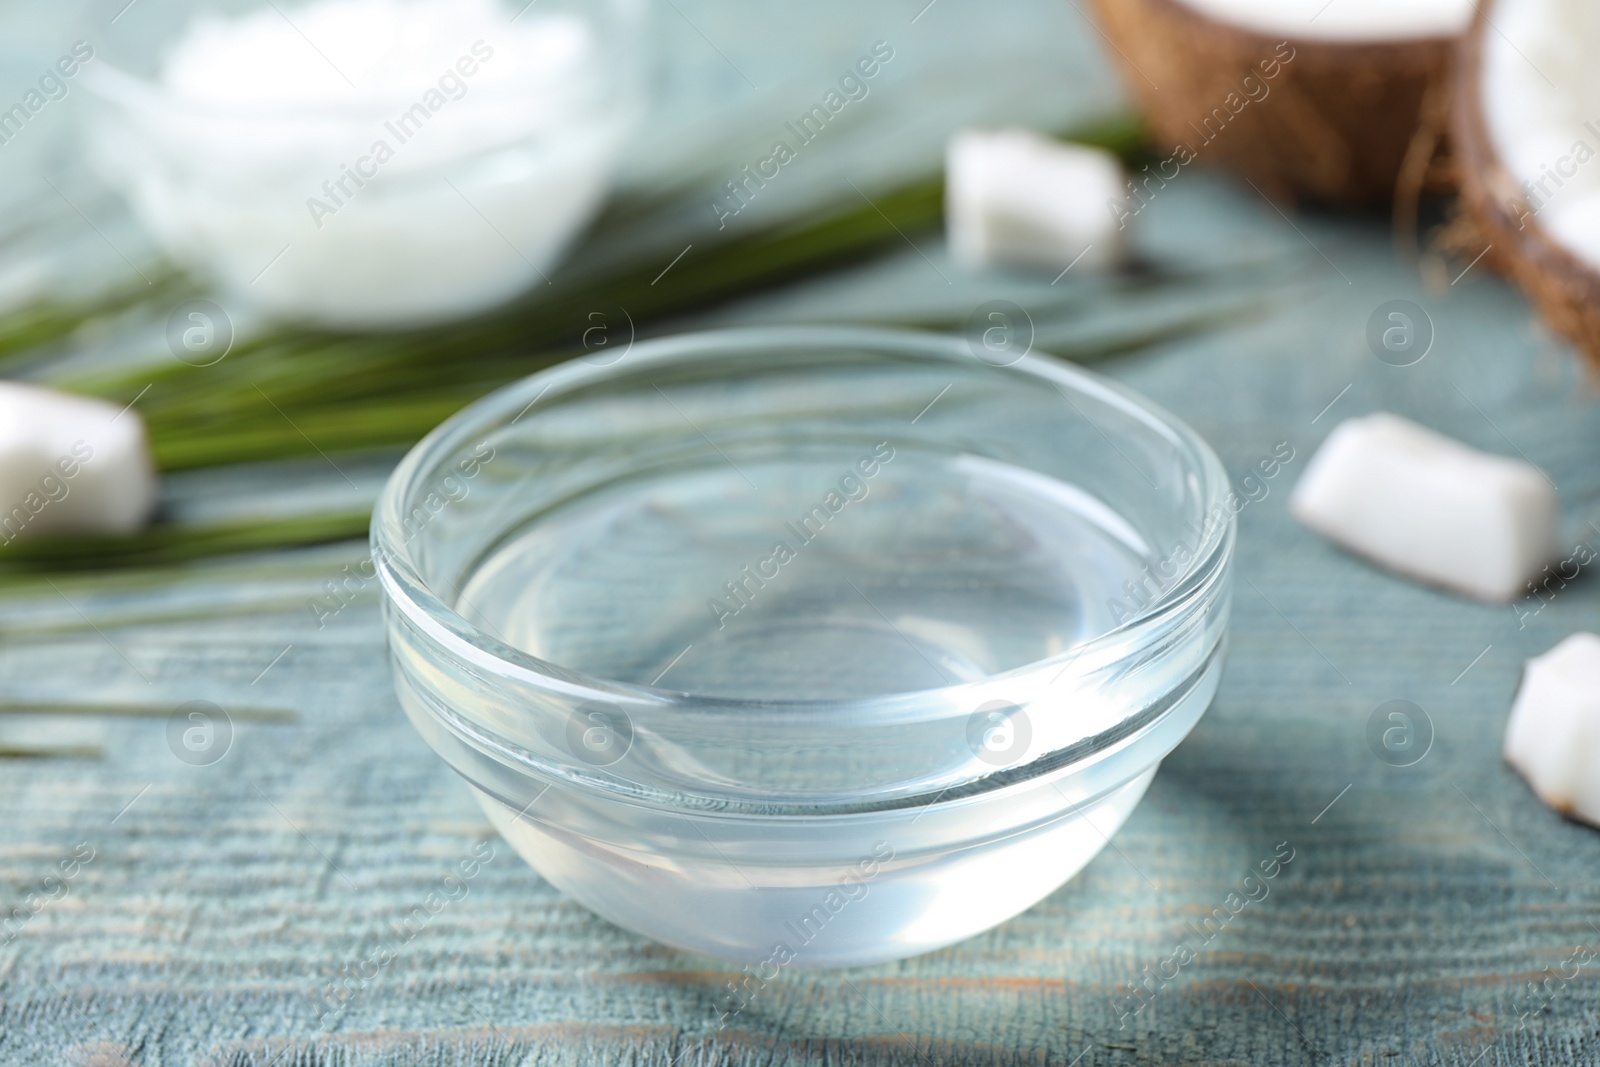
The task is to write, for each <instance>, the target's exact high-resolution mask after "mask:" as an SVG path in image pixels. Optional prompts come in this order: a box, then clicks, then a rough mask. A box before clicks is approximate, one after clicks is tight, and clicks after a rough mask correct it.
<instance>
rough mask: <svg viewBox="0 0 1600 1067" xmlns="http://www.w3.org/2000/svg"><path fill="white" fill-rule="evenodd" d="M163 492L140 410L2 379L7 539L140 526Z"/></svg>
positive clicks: (1, 478)
mask: <svg viewBox="0 0 1600 1067" xmlns="http://www.w3.org/2000/svg"><path fill="white" fill-rule="evenodd" d="M156 494H157V476H156V470H155V463H154V462H153V461H152V459H151V456H150V446H149V444H148V441H147V438H146V436H145V429H144V420H142V419H141V418H140V417H139V413H138V412H137V411H135V410H133V409H132V408H128V409H126V410H124V409H123V408H121V407H120V406H118V405H116V404H108V403H106V402H105V401H103V400H94V399H90V398H88V397H82V396H73V395H71V394H68V393H61V392H57V391H56V390H54V389H44V388H41V387H39V386H36V385H26V384H23V383H21V382H0V546H3V545H4V544H6V543H9V542H11V541H14V540H17V539H18V538H37V537H40V536H41V535H45V534H54V533H79V534H130V533H134V532H135V531H137V530H139V529H140V528H141V527H143V526H144V524H145V523H146V522H147V521H148V520H149V518H150V515H151V513H152V512H153V511H154V510H155V504H156Z"/></svg>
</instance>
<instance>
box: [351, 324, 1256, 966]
mask: <svg viewBox="0 0 1600 1067" xmlns="http://www.w3.org/2000/svg"><path fill="white" fill-rule="evenodd" d="M1226 496H1227V489H1226V480H1225V477H1224V475H1223V472H1222V470H1221V467H1220V465H1219V464H1218V462H1217V460H1216V458H1215V457H1214V455H1213V454H1212V453H1211V451H1210V450H1209V449H1208V448H1207V447H1206V446H1205V444H1204V443H1203V442H1201V441H1200V440H1199V439H1198V438H1197V437H1196V436H1195V435H1194V434H1193V433H1192V431H1190V430H1188V429H1187V428H1185V427H1184V426H1183V425H1182V424H1181V423H1179V422H1177V421H1176V420H1175V419H1173V418H1172V417H1171V416H1169V415H1167V414H1165V413H1164V412H1161V411H1160V410H1159V409H1157V408H1155V407H1153V406H1152V405H1150V404H1149V403H1148V402H1146V401H1144V400H1142V399H1141V398H1138V397H1136V396H1135V395H1133V394H1132V393H1130V392H1128V391H1127V390H1125V389H1122V388H1121V387H1119V386H1116V385H1114V384H1111V383H1109V382H1106V381H1104V380H1102V379H1100V378H1098V377H1096V376H1094V375H1091V374H1088V373H1086V372H1084V371H1081V370H1077V369H1075V368H1072V367H1070V366H1067V365H1065V364H1062V363H1058V362H1056V361H1054V360H1051V359H1049V358H1048V357H1045V356H1040V355H1028V356H1025V357H1024V358H1023V359H1022V360H1021V361H1020V362H1018V363H1016V364H1015V365H1012V366H1008V367H995V366H992V365H990V364H989V363H987V362H985V361H983V360H981V359H979V358H977V357H975V356H974V355H973V353H972V352H970V351H969V350H968V349H967V346H966V345H965V344H964V343H962V342H960V341H954V340H950V339H945V338H938V337H932V336H926V335H918V334H908V333H898V332H892V331H862V330H823V329H772V330H743V331H732V332H726V333H714V334H699V335H688V336H683V337H676V338H668V339H663V340H659V341H654V342H649V343H646V344H640V345H637V346H635V347H634V348H633V349H631V350H630V351H629V352H628V353H627V354H626V355H625V356H624V357H623V358H622V359H620V360H617V361H615V362H614V363H612V364H610V365H609V366H606V367H595V366H589V365H586V364H582V363H578V364H569V365H566V366H563V367H558V368H555V369H553V370H550V371H546V372H543V373H541V374H538V375H535V376H534V377H532V378H530V379H528V380H526V381H525V382H523V383H520V384H518V385H515V386H512V387H510V388H508V389H506V390H503V391H501V392H500V393H497V394H495V395H493V396H491V397H489V398H486V399H485V400H484V401H481V402H479V403H478V404H477V405H475V406H473V407H472V408H469V409H468V410H467V411H465V412H463V413H461V414H460V415H458V416H456V417H455V418H454V419H452V420H451V421H450V422H448V423H446V424H445V425H444V426H442V427H440V429H439V430H437V431H435V433H434V434H433V435H431V436H430V437H429V438H428V439H427V440H426V441H424V442H423V443H422V444H420V445H419V446H418V447H417V448H416V449H415V450H414V451H413V452H412V453H411V455H410V456H408V457H407V459H406V461H405V462H404V463H403V464H402V465H401V467H400V468H399V469H398V470H397V471H396V473H395V475H394V477H393V479H392V480H391V482H390V485H389V487H388V489H387V491H386V492H385V495H384V498H383V500H382V502H381V503H380V506H379V509H378V511H377V513H376V515H375V517H374V523H373V540H374V546H375V550H376V552H375V557H374V558H375V560H376V561H377V566H378V570H379V574H380V575H381V577H382V583H383V588H384V594H385V609H386V618H387V625H388V628H389V636H390V647H391V653H392V657H393V662H394V670H395V678H396V685H397V689H398V692H399V694H400V698H401V703H402V705H403V707H404V708H405V710H406V712H407V714H408V715H409V716H410V718H411V720H412V722H413V723H414V724H415V725H416V726H417V728H418V729H419V730H420V731H421V732H422V734H423V736H424V737H425V738H426V739H427V740H428V742H429V744H430V745H432V746H433V747H434V748H435V750H436V751H438V752H439V753H440V755H441V756H443V757H444V758H445V760H446V761H447V762H449V763H450V765H451V766H453V767H455V768H456V769H457V770H458V771H459V772H460V773H461V774H462V775H463V777H465V778H466V779H467V781H468V782H469V783H470V784H471V786H472V788H473V789H474V791H475V792H476V794H477V796H478V799H479V800H480V802H481V803H482V804H483V806H484V808H485V810H486V811H487V812H488V813H489V815H490V818H491V819H492V820H493V822H494V824H495V826H496V827H497V828H498V829H499V830H500V832H501V833H502V834H504V835H505V837H506V838H507V840H508V841H510V842H511V843H512V845H513V846H514V847H515V848H516V849H517V850H518V852H519V853H521V854H522V855H523V857H524V858H525V859H527V860H528V862H529V863H530V864H532V865H533V866H534V868H535V869H537V870H538V871H539V872H540V873H541V874H542V875H543V876H544V877H546V878H547V879H548V880H549V881H551V882H552V883H553V884H554V885H556V886H557V887H558V888H560V889H562V890H563V891H565V892H567V893H568V894H570V895H571V896H573V897H574V898H575V899H576V900H578V901H580V902H582V903H584V904H585V905H587V906H589V907H590V908H592V909H594V910H595V911H597V912H599V913H600V914H601V915H604V916H606V917H607V918H610V919H612V920H614V921H616V922H618V923H620V924H622V925H624V926H627V927H630V928H632V929H635V930H638V931H640V932H642V933H645V934H648V935H650V936H652V937H655V938H657V939H659V940H661V941H664V942H666V943H669V944H673V945H677V946H680V947H683V948H686V949H690V950H693V951H698V952H704V953H707V954H710V955H714V956H719V957H724V958H728V959H733V960H738V961H742V962H746V963H753V964H763V965H768V966H774V965H775V966H791V965H792V966H805V967H816V966H833V965H847V964H859V963H868V962H873V961H878V960H885V959H893V958H897V957H902V956H907V955H911V954H914V953H918V952H922V951H926V950H928V949H931V948H935V947H938V946H940V945H944V944H948V943H950V942H953V941H956V940H960V939H962V938H965V937H968V936H970V935H972V934H975V933H977V932H979V931H981V930H984V929H986V928H988V927H990V926H992V925H994V924H995V923H998V922H1000V921H1003V920H1004V919H1006V918H1009V917H1010V916H1012V915H1015V914H1016V913H1017V912H1019V911H1021V910H1023V909H1025V908H1027V907H1029V906H1030V905H1032V904H1033V903H1035V902H1036V901H1038V900H1039V899H1040V898H1042V897H1043V896H1045V895H1046V894H1048V893H1050V892H1051V891H1052V890H1054V889H1055V888H1056V887H1058V886H1059V885H1061V884H1062V883H1063V882H1064V881H1066V880H1067V879H1068V878H1070V877H1071V876H1072V875H1073V874H1075V873H1076V872H1077V871H1078V870H1079V869H1081V868H1082V866H1083V865H1084V864H1086V863H1087V862H1088V861H1089V860H1090V859H1091V858H1092V857H1093V856H1094V855H1095V854H1096V853H1097V852H1098V851H1099V850H1100V849H1101V848H1102V847H1103V846H1104V845H1105V843H1106V842H1107V841H1108V840H1109V838H1110V836H1111V835H1112V834H1113V833H1115V832H1116V830H1117V828H1118V827H1119V826H1120V825H1121V824H1122V822H1123V820H1124V819H1126V818H1127V816H1128V814H1129V813H1130V812H1131V811H1132V810H1133V808H1134V806H1135V805H1136V804H1137V803H1138V801H1139V799H1140V797H1141V796H1142V795H1143V793H1144V790H1145V788H1146V786H1147V785H1148V784H1149V782H1150V779H1151V777H1152V775H1153V774H1154V773H1155V770H1156V767H1157V765H1158V764H1159V762H1160V760H1161V758H1162V757H1163V756H1165V755H1166V753H1167V752H1169V751H1170V750H1171V749H1172V748H1173V747H1174V746H1175V745H1176V744H1177V743H1178V742H1179V741H1180V740H1182V738H1183V737H1184V736H1185V735H1186V734H1187V732H1188V731H1189V729H1190V728H1191V727H1192V726H1193V725H1194V723H1195V722H1196V721H1197V719H1198V718H1199V716H1200V714H1201V713H1202V712H1203V711H1204V710H1205V708H1206V706H1207V705H1208V704H1209V702H1210V700H1211V697H1212V694H1213V693H1214V692H1215V689H1216V685H1217V679H1218V675H1219V672H1220V670H1221V663H1222V655H1223V650H1224V644H1225V634H1226V629H1227V617H1228V607H1229V565H1230V558H1231V553H1232V546H1233V525H1232V512H1231V510H1230V509H1229V508H1228V507H1227V505H1226V503H1225V501H1226Z"/></svg>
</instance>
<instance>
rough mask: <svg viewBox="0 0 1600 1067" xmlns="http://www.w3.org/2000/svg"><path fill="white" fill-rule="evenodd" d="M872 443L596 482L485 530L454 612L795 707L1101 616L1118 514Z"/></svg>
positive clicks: (1129, 539) (498, 628) (595, 668)
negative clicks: (498, 529) (482, 551)
mask: <svg viewBox="0 0 1600 1067" xmlns="http://www.w3.org/2000/svg"><path fill="white" fill-rule="evenodd" d="M876 447H877V448H878V451H877V452H876V454H875V452H874V448H875V446H874V445H872V444H864V445H830V446H828V447H826V448H813V449H807V450H806V451H805V454H804V455H803V456H800V457H798V458H797V457H796V456H795V455H794V454H793V452H792V451H791V452H789V453H786V454H783V455H774V456H771V457H769V458H764V459H762V458H750V457H748V456H735V457H733V458H732V459H730V460H729V461H726V462H724V461H723V460H722V459H721V458H720V457H717V456H713V457H711V462H710V463H709V464H708V465H702V466H696V467H692V468H688V469H672V470H666V471H662V470H657V471H652V472H650V473H648V474H646V475H643V476H639V477H635V478H631V479H628V480H625V481H620V482H614V483H611V484H608V485H604V486H600V487H598V488H596V489H593V490H592V491H590V492H587V493H584V494H581V495H579V496H577V497H576V498H573V499H569V500H568V501H566V502H564V503H562V504H560V505H558V506H556V507H554V508H552V509H550V510H547V511H545V512H544V513H542V514H539V515H537V516H534V517H532V518H531V519H529V520H528V521H527V522H526V523H525V524H524V525H523V526H522V527H520V528H519V529H517V530H514V531H513V532H512V533H510V534H509V535H508V536H507V537H505V538H503V539H501V540H500V541H499V542H498V544H497V546H496V547H494V548H493V549H492V550H491V551H490V552H489V553H488V554H487V555H486V556H485V557H484V559H483V560H482V561H481V563H480V565H479V566H478V567H476V568H475V569H474V572H473V573H472V575H471V576H470V578H469V580H468V581H467V582H466V583H465V584H464V586H463V589H462V595H461V597H460V599H459V601H458V605H457V606H458V610H460V611H461V612H462V614H464V615H465V616H466V617H467V618H468V619H469V620H471V621H472V622H474V623H475V624H477V625H479V626H481V627H483V628H485V629H487V630H489V631H490V632H492V633H495V634H497V635H498V636H499V637H500V638H501V639H502V640H504V641H505V642H506V643H507V644H510V645H512V646H514V647H517V648H520V649H522V650H523V651H526V652H528V653H530V654H532V655H535V656H538V657H539V658H541V659H544V660H546V661H548V662H551V663H555V664H558V665H560V666H563V667H567V668H571V669H574V670H577V671H581V672H584V673H587V674H591V675H596V676H599V677H604V678H610V679H613V680H617V681H623V682H631V683H636V684H642V685H652V684H654V685H659V686H661V687H663V688H667V689H672V690H679V691H685V692H693V693H699V694H704V695H712V696H729V697H732V696H742V697H754V696H759V697H761V698H764V699H792V700H802V699H830V698H831V699H843V698H861V697H871V696H878V695H883V694H888V693H894V692H904V691H910V690H920V689H930V688H936V687H940V686H944V685H949V684H953V683H958V682H965V681H972V680H974V679H978V678H982V677H985V676H988V675H992V674H996V673H999V672H1002V671H1005V670H1009V669H1011V668H1015V667H1020V666H1023V665H1026V664H1028V663H1031V662H1034V661H1036V660H1039V659H1043V658H1046V657H1049V656H1052V655H1055V654H1057V653H1060V652H1062V651H1064V650H1065V649H1067V648H1069V647H1071V646H1072V645H1074V644H1076V643H1078V642H1080V641H1083V640H1086V639H1089V638H1093V637H1096V636H1099V635H1100V634H1103V633H1105V632H1107V631H1108V630H1110V629H1112V628H1113V627H1114V626H1115V623H1116V620H1115V618H1114V615H1113V610H1112V607H1111V604H1112V602H1113V601H1120V600H1122V599H1123V598H1124V596H1125V593H1124V589H1123V586H1124V582H1125V581H1127V580H1129V579H1136V577H1137V575H1138V574H1139V572H1140V569H1141V568H1142V567H1143V566H1144V564H1145V563H1147V562H1148V561H1149V559H1150V551H1149V547H1148V546H1147V545H1146V544H1145V543H1144V542H1143V540H1142V539H1141V537H1140V535H1139V533H1138V532H1137V531H1135V530H1134V529H1133V528H1132V527H1131V526H1130V525H1129V524H1128V523H1126V522H1124V521H1123V520H1122V519H1121V518H1120V517H1119V516H1118V515H1117V514H1116V513H1115V512H1113V511H1111V510H1110V509H1108V508H1106V507H1105V506H1104V505H1103V504H1101V503H1100V502H1099V501H1098V500H1096V499H1095V498H1094V497H1092V496H1090V495H1088V494H1087V493H1085V492H1083V491H1082V490H1080V489H1078V488H1076V487H1074V486H1072V485H1069V484H1067V483H1065V482H1062V481H1059V480H1056V479H1052V478H1048V477H1045V476H1041V475H1039V474H1037V473H1035V472H1032V471H1028V470H1025V469H1022V468H1020V467H1014V466H1010V465H1007V464H1004V463H1001V462H997V461H994V460H989V459H981V458H978V457H975V456H970V455H951V454H948V453H928V452H918V451H912V450H910V449H908V448H905V447H901V448H900V449H898V450H892V449H890V448H888V447H887V446H876ZM891 452H892V455H890V458H888V459H883V458H882V457H883V456H885V455H889V454H890V453H891ZM735 463H736V464H737V466H735ZM869 470H870V471H871V473H870V474H869V473H868V471H869Z"/></svg>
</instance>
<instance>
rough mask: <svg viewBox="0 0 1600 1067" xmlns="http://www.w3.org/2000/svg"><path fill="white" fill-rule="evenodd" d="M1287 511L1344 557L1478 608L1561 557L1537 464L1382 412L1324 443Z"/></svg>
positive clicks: (1553, 505) (1516, 589)
mask: <svg viewBox="0 0 1600 1067" xmlns="http://www.w3.org/2000/svg"><path fill="white" fill-rule="evenodd" d="M1289 510H1290V512H1291V513H1292V514H1293V515H1294V516H1295V518H1297V519H1299V520H1300V521H1301V522H1303V523H1304V524H1305V525H1307V526H1309V527H1310V528H1311V529H1313V530H1315V531H1317V532H1318V533H1320V534H1322V535H1323V536H1325V537H1327V538H1329V539H1330V540H1332V541H1334V542H1336V543H1338V544H1339V545H1341V546H1343V547H1344V548H1346V549H1348V550H1350V551H1351V552H1354V553H1356V554H1358V555H1361V556H1365V557H1367V558H1368V559H1370V560H1372V561H1374V562H1376V563H1378V564H1381V565H1382V566H1385V567H1388V568H1390V569H1391V570H1395V571H1398V572H1399V573H1401V574H1404V575H1407V576H1409V577H1412V578H1416V579H1419V580H1421V581H1424V582H1429V583H1432V584H1434V585H1439V586H1443V587H1445V588H1447V589H1452V590H1455V591H1457V592H1460V593H1465V594H1467V595H1468V596H1474V597H1478V598H1480V599H1483V600H1491V601H1506V600H1512V599H1514V598H1516V597H1519V596H1522V595H1524V594H1525V593H1526V592H1527V587H1528V582H1529V581H1530V580H1531V579H1532V578H1533V577H1534V576H1535V575H1536V574H1537V573H1538V572H1539V570H1540V569H1541V568H1542V567H1543V566H1544V565H1545V564H1547V563H1549V562H1550V561H1551V560H1553V559H1555V558H1556V557H1557V548H1558V542H1557V534H1558V521H1559V517H1560V513H1559V506H1558V501H1557V499H1556V491H1555V488H1554V487H1553V486H1552V485H1551V484H1550V482H1549V480H1548V479H1546V477H1545V476H1544V474H1543V473H1542V472H1541V471H1540V470H1539V468H1537V467H1535V466H1533V465H1531V464H1528V463H1524V462H1522V461H1520V460H1514V459H1508V458H1506V457H1505V456H1497V455H1492V454H1490V453H1487V452H1479V451H1478V450H1476V449H1473V448H1468V447H1467V446H1466V445H1463V444H1461V443H1460V442H1459V441H1453V440H1451V439H1450V438H1448V437H1445V436H1443V435H1441V434H1437V433H1434V432H1433V431H1432V430H1429V429H1426V428H1425V427H1422V426H1418V425H1417V424H1416V423H1414V422H1410V421H1408V420H1406V419H1402V418H1400V417H1399V416H1397V415H1390V414H1387V413H1384V412H1379V413H1378V414H1375V415H1368V416H1365V417H1363V418H1357V419H1350V420H1348V421H1347V422H1344V423H1342V424H1340V426H1339V427H1338V428H1337V429H1335V430H1334V431H1333V433H1331V434H1329V435H1328V439H1327V441H1325V442H1324V443H1323V445H1322V447H1321V448H1320V449H1318V450H1317V454H1316V455H1315V456H1314V457H1312V460H1311V462H1310V463H1309V464H1308V465H1307V467H1306V472H1305V475H1304V476H1303V477H1301V479H1300V482H1299V484H1298V485H1296V486H1295V489H1294V493H1293V495H1292V496H1291V497H1290V500H1289Z"/></svg>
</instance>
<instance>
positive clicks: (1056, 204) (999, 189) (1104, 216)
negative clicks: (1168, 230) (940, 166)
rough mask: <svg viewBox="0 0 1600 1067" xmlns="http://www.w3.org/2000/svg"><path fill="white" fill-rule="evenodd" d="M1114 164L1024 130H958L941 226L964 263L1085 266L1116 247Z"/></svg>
mask: <svg viewBox="0 0 1600 1067" xmlns="http://www.w3.org/2000/svg"><path fill="white" fill-rule="evenodd" d="M1126 198H1127V179H1126V176H1125V174H1124V172H1123V169H1122V162H1121V160H1119V159H1117V157H1116V156H1114V155H1112V154H1111V153H1110V152H1106V151H1102V150H1101V149H1098V148H1088V147H1085V146H1083V145H1073V144H1064V143H1063V142H1061V141H1057V140H1054V139H1052V138H1049V137H1041V136H1040V135H1038V134H1036V133H1030V132H1029V131H1027V130H993V131H989V130H963V131H962V132H960V133H957V134H956V135H955V136H954V137H952V138H951V139H950V144H949V147H948V150H947V152H946V156H945V228H946V231H947V234H948V237H949V241H950V253H951V255H952V256H954V257H955V259H956V260H957V261H958V262H960V263H962V264H963V265H964V266H968V267H972V268H981V267H987V266H992V265H999V264H1012V265H1018V266H1031V267H1042V268H1047V269H1050V270H1057V271H1060V270H1065V269H1066V268H1068V267H1069V266H1073V265H1075V264H1076V266H1077V267H1078V269H1081V270H1092V269H1094V268H1097V267H1104V266H1107V265H1110V264H1112V263H1114V262H1115V261H1116V260H1118V259H1119V258H1121V256H1122V254H1123V249H1124V242H1123V227H1122V224H1121V222H1120V221H1119V217H1120V216H1122V214H1123V212H1121V211H1119V210H1118V209H1117V205H1121V204H1123V203H1124V202H1125V200H1126Z"/></svg>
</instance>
